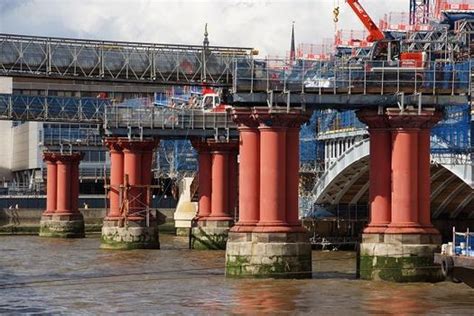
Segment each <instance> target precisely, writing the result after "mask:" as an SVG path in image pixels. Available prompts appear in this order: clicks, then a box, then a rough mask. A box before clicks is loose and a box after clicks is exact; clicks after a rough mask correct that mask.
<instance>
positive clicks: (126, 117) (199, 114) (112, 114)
mask: <svg viewBox="0 0 474 316" xmlns="http://www.w3.org/2000/svg"><path fill="white" fill-rule="evenodd" d="M128 127H134V128H149V129H163V130H164V129H168V130H174V129H182V130H198V129H201V130H215V129H230V128H233V129H235V128H237V126H236V125H235V123H234V122H233V121H232V118H231V117H230V115H229V114H228V113H227V112H204V111H203V110H200V109H175V108H169V107H161V106H149V107H128V106H120V105H117V106H108V107H106V111H105V128H106V129H114V128H115V129H118V128H128Z"/></svg>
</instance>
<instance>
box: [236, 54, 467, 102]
mask: <svg viewBox="0 0 474 316" xmlns="http://www.w3.org/2000/svg"><path fill="white" fill-rule="evenodd" d="M473 69H474V68H473V62H472V61H464V62H455V63H454V62H425V63H422V64H419V62H418V61H415V60H404V61H393V62H388V61H363V62H356V61H354V60H349V61H342V60H336V61H304V60H299V61H296V62H290V61H289V60H268V59H267V60H251V61H247V60H239V61H236V63H235V71H234V72H235V74H236V75H235V78H234V82H233V90H234V91H235V92H236V93H239V92H250V93H253V92H267V93H268V92H271V91H274V92H275V91H282V92H291V93H317V94H393V93H399V92H405V93H412V94H416V93H420V94H431V95H438V94H448V95H454V94H466V95H467V94H469V95H470V93H471V91H470V86H471V73H472V72H473Z"/></svg>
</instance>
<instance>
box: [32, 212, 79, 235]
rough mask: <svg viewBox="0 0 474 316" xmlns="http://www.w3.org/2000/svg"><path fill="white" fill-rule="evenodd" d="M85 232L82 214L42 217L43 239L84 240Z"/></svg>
mask: <svg viewBox="0 0 474 316" xmlns="http://www.w3.org/2000/svg"><path fill="white" fill-rule="evenodd" d="M84 231H85V228H84V216H82V214H81V213H74V214H52V215H43V216H41V221H40V231H39V236H41V237H57V238H84V237H85V233H84Z"/></svg>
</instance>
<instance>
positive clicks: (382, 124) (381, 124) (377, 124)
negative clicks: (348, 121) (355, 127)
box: [356, 109, 390, 129]
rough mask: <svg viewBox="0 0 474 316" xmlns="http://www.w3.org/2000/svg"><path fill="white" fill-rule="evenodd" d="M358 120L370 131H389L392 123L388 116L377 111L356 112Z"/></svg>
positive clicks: (363, 110)
mask: <svg viewBox="0 0 474 316" xmlns="http://www.w3.org/2000/svg"><path fill="white" fill-rule="evenodd" d="M356 115H357V118H358V119H359V120H360V121H361V122H362V123H364V124H365V125H367V126H368V127H369V129H387V128H390V123H389V120H388V117H387V115H385V113H384V114H379V113H378V112H377V111H376V110H372V109H362V110H359V111H357V112H356Z"/></svg>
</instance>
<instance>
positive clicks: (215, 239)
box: [191, 228, 228, 250]
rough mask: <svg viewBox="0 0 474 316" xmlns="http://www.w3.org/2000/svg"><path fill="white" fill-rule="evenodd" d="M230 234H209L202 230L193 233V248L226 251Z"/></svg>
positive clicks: (198, 229)
mask: <svg viewBox="0 0 474 316" xmlns="http://www.w3.org/2000/svg"><path fill="white" fill-rule="evenodd" d="M227 238H228V232H225V233H222V234H209V233H207V232H206V231H205V230H203V229H202V228H196V229H193V231H192V236H191V248H192V249H196V250H225V248H226V245H227Z"/></svg>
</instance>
